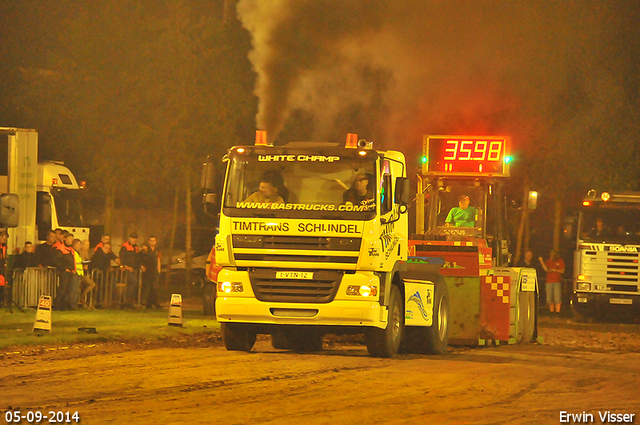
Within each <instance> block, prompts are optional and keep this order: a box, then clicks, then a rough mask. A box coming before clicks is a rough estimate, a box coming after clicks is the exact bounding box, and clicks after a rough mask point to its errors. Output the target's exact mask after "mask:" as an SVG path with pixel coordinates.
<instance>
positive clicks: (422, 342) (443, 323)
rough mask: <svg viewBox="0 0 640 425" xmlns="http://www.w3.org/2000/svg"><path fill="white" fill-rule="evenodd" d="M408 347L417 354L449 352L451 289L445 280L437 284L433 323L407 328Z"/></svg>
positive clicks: (409, 350)
mask: <svg viewBox="0 0 640 425" xmlns="http://www.w3.org/2000/svg"><path fill="white" fill-rule="evenodd" d="M406 335H407V336H406V348H407V351H408V352H410V353H416V354H438V355H442V354H447V347H448V346H449V291H448V289H447V284H446V283H445V282H444V281H440V282H437V283H436V284H435V293H434V297H433V324H432V325H431V326H429V327H417V326H416V327H413V326H412V327H409V328H407V329H406Z"/></svg>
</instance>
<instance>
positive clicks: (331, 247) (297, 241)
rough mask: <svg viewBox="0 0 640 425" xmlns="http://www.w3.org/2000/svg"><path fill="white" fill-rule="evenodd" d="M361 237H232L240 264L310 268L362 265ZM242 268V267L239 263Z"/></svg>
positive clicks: (236, 257) (235, 255) (235, 253)
mask: <svg viewBox="0 0 640 425" xmlns="http://www.w3.org/2000/svg"><path fill="white" fill-rule="evenodd" d="M361 243H362V239H361V238H338V237H335V238H334V237H316V236H270V235H234V236H233V238H232V244H233V250H234V257H235V259H236V261H238V262H242V261H247V262H249V261H250V262H251V263H252V264H244V265H245V266H253V265H255V263H256V262H286V263H291V265H292V266H293V267H295V265H294V263H298V265H299V267H305V265H304V264H306V267H309V265H308V264H309V263H314V264H318V263H327V264H336V265H337V266H338V267H339V268H342V267H344V265H352V266H354V267H355V265H356V264H357V262H358V254H359V252H360V244H361ZM238 265H242V264H238ZM340 265H342V267H341V266H340Z"/></svg>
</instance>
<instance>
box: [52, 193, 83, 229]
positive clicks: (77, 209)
mask: <svg viewBox="0 0 640 425" xmlns="http://www.w3.org/2000/svg"><path fill="white" fill-rule="evenodd" d="M81 192H82V191H81V190H69V189H65V188H59V189H55V190H52V191H51V194H52V195H53V199H54V202H55V207H56V215H57V216H58V224H59V225H60V226H65V227H67V226H77V227H84V225H85V224H84V210H83V207H82V199H81Z"/></svg>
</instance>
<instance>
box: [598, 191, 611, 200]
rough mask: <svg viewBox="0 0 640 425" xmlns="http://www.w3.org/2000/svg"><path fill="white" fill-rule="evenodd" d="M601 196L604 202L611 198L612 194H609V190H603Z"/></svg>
mask: <svg viewBox="0 0 640 425" xmlns="http://www.w3.org/2000/svg"><path fill="white" fill-rule="evenodd" d="M600 198H601V199H602V200H603V201H604V202H607V201H608V200H609V199H611V195H609V192H602V195H600Z"/></svg>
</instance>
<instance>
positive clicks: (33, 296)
mask: <svg viewBox="0 0 640 425" xmlns="http://www.w3.org/2000/svg"><path fill="white" fill-rule="evenodd" d="M128 276H129V277H128ZM89 277H90V278H91V279H92V280H93V281H94V282H95V284H96V286H95V287H94V288H93V289H92V290H91V291H90V292H89V293H88V294H87V295H86V300H85V302H86V304H85V305H86V306H87V307H101V308H107V307H110V306H113V305H116V304H124V303H125V301H126V298H127V279H130V280H131V281H130V292H131V294H133V295H134V297H135V299H137V303H138V304H140V300H141V297H142V281H141V277H142V276H141V273H140V271H136V272H135V273H129V272H127V271H125V270H120V269H115V270H110V271H102V270H93V271H92V272H91V274H90V275H89ZM12 282H13V284H12V291H13V292H12V297H13V301H14V302H15V303H16V305H18V306H19V307H21V308H29V307H32V308H35V307H37V306H38V301H39V300H40V296H41V295H50V296H51V297H52V298H53V299H55V297H56V290H57V288H58V285H59V278H58V274H57V272H56V269H55V268H52V267H47V268H42V267H28V268H26V269H16V270H14V271H13V280H12ZM82 286H83V285H82V284H81V286H80V287H81V288H82Z"/></svg>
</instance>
